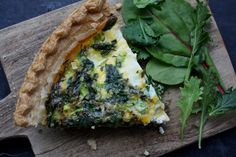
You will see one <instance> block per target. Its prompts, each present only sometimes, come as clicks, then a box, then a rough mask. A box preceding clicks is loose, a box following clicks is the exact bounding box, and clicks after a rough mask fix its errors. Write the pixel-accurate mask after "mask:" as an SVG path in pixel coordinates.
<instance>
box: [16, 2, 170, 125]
mask: <svg viewBox="0 0 236 157" xmlns="http://www.w3.org/2000/svg"><path fill="white" fill-rule="evenodd" d="M111 12H112V11H111V9H110V8H109V5H108V3H107V2H106V1H105V0H88V1H86V2H85V3H84V4H83V5H81V6H80V8H78V9H77V10H75V11H74V12H73V13H72V14H71V15H69V17H67V18H66V19H65V21H64V22H63V23H62V24H61V25H60V26H59V27H58V28H57V29H56V30H55V31H54V32H53V33H52V34H51V35H50V37H49V38H48V39H47V40H46V41H45V42H44V44H43V45H42V47H41V48H40V50H39V52H38V53H37V54H36V56H35V59H34V61H33V63H32V65H31V66H30V68H29V69H28V71H27V73H26V76H25V79H24V83H23V85H22V87H21V89H20V91H19V96H18V101H17V105H16V111H15V113H14V118H15V122H16V124H17V125H19V126H24V127H26V126H37V125H46V126H48V127H64V128H71V127H75V128H90V127H95V126H96V127H124V126H133V125H151V124H153V125H158V124H162V123H164V122H167V121H169V117H168V116H167V114H166V113H165V111H164V104H163V103H162V102H161V101H160V99H159V97H158V96H157V94H156V92H155V90H154V88H153V86H152V85H150V84H148V83H147V79H146V76H145V74H144V72H143V70H142V68H141V67H140V65H139V64H138V62H137V59H136V54H134V53H133V52H132V51H131V49H130V48H129V46H128V44H127V42H126V41H125V39H124V38H123V36H122V33H121V31H120V29H119V24H118V22H117V17H116V16H115V15H114V14H112V13H111Z"/></svg>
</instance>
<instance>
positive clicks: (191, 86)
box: [178, 77, 203, 137]
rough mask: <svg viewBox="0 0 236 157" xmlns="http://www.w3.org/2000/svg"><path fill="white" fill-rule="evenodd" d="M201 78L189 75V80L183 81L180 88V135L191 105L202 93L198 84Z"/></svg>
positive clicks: (190, 110)
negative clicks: (182, 85)
mask: <svg viewBox="0 0 236 157" xmlns="http://www.w3.org/2000/svg"><path fill="white" fill-rule="evenodd" d="M200 84H201V80H200V79H198V78H197V77H191V78H190V80H189V81H185V82H184V87H183V88H180V92H181V97H180V100H179V102H178V106H179V108H180V111H181V114H180V122H181V136H182V137H183V135H184V129H185V128H186V125H187V120H188V118H189V116H190V115H191V113H192V109H193V105H194V103H196V102H197V101H198V100H199V99H200V98H201V95H202V90H203V89H202V88H201V86H200Z"/></svg>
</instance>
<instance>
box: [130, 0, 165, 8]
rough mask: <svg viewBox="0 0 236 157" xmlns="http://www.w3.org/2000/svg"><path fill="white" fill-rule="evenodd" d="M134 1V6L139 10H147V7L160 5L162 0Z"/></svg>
mask: <svg viewBox="0 0 236 157" xmlns="http://www.w3.org/2000/svg"><path fill="white" fill-rule="evenodd" d="M133 1H134V4H135V5H136V6H137V7H138V8H145V7H146V6H148V5H150V4H158V3H159V2H161V1H162V0H133Z"/></svg>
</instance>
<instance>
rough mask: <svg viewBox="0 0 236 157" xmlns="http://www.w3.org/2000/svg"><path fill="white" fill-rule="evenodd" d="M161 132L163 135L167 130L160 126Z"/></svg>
mask: <svg viewBox="0 0 236 157" xmlns="http://www.w3.org/2000/svg"><path fill="white" fill-rule="evenodd" d="M159 133H160V134H162V135H163V134H164V133H165V130H164V129H163V127H161V126H160V127H159Z"/></svg>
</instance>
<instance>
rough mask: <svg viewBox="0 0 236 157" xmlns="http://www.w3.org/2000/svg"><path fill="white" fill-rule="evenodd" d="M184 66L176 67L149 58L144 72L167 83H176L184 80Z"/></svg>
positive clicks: (156, 79)
mask: <svg viewBox="0 0 236 157" xmlns="http://www.w3.org/2000/svg"><path fill="white" fill-rule="evenodd" d="M186 70H187V69H186V68H181V67H180V68H177V67H174V66H170V65H169V64H166V63H163V62H160V61H158V60H155V59H151V60H150V61H149V62H148V64H147V66H146V73H147V75H150V76H151V77H152V79H153V80H155V81H158V82H160V83H163V84H167V85H177V84H180V83H182V82H183V81H184V76H185V74H186Z"/></svg>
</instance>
